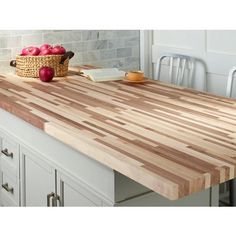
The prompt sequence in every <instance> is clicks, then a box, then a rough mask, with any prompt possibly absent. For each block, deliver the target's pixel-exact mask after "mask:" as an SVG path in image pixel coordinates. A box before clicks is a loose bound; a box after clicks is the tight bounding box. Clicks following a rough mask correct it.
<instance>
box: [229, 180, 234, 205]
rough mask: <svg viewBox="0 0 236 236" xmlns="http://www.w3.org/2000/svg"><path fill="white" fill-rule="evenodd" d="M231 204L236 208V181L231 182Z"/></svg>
mask: <svg viewBox="0 0 236 236" xmlns="http://www.w3.org/2000/svg"><path fill="white" fill-rule="evenodd" d="M229 202H230V206H236V180H235V179H232V180H230V181H229Z"/></svg>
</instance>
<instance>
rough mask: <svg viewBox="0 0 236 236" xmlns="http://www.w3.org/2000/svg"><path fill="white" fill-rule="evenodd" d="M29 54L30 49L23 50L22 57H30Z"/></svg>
mask: <svg viewBox="0 0 236 236" xmlns="http://www.w3.org/2000/svg"><path fill="white" fill-rule="evenodd" d="M28 53H29V51H28V48H23V49H22V51H21V54H20V55H21V56H26V55H28Z"/></svg>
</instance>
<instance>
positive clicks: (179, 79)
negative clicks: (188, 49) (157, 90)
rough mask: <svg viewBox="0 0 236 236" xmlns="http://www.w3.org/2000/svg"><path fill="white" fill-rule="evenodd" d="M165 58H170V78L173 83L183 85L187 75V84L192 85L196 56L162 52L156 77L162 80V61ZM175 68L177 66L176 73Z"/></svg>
mask: <svg viewBox="0 0 236 236" xmlns="http://www.w3.org/2000/svg"><path fill="white" fill-rule="evenodd" d="M165 58H168V59H169V78H170V81H171V83H173V84H176V85H180V86H181V85H183V83H184V79H185V77H186V80H187V86H188V87H192V77H193V72H194V67H195V58H193V57H190V56H185V55H181V54H172V53H165V54H162V55H161V56H160V57H159V59H158V62H157V68H156V73H155V79H156V80H160V77H161V67H162V62H163V60H164V59H165ZM174 68H176V70H175V73H174ZM186 72H187V76H186Z"/></svg>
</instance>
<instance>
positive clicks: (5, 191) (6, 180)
mask: <svg viewBox="0 0 236 236" xmlns="http://www.w3.org/2000/svg"><path fill="white" fill-rule="evenodd" d="M1 175H2V183H1V196H2V199H5V201H6V202H14V203H15V204H17V205H18V202H19V184H18V181H17V179H16V178H14V177H12V176H9V175H8V174H7V173H6V172H1Z"/></svg>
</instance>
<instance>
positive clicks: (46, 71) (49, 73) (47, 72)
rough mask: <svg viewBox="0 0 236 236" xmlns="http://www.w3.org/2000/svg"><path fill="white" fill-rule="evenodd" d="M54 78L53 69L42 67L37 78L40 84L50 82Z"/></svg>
mask: <svg viewBox="0 0 236 236" xmlns="http://www.w3.org/2000/svg"><path fill="white" fill-rule="evenodd" d="M53 77H54V69H53V68H51V67H47V66H43V67H41V68H40V69H39V78H40V80H41V81H42V82H50V81H51V80H52V79H53Z"/></svg>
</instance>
